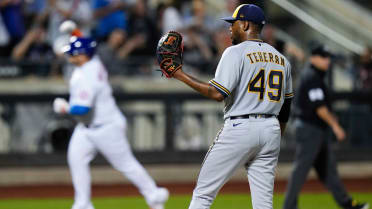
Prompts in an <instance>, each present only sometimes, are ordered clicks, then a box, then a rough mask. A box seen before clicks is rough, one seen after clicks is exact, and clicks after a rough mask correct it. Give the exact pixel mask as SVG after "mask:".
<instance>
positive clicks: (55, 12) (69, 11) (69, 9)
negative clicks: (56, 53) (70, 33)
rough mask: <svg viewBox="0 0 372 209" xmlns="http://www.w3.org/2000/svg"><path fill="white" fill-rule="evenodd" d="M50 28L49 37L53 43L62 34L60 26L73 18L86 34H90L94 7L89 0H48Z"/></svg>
mask: <svg viewBox="0 0 372 209" xmlns="http://www.w3.org/2000/svg"><path fill="white" fill-rule="evenodd" d="M48 3H49V4H48V11H47V12H48V14H49V28H48V39H49V41H50V43H51V44H53V43H54V42H55V40H56V39H57V38H58V37H59V36H60V35H61V32H60V31H59V27H60V25H61V24H62V22H64V21H65V20H68V19H71V20H73V21H74V22H76V24H77V25H79V29H80V30H81V31H82V32H83V34H84V35H87V36H89V33H90V28H91V22H92V9H91V7H90V4H89V2H88V0H48Z"/></svg>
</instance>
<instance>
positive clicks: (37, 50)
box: [11, 26, 55, 76]
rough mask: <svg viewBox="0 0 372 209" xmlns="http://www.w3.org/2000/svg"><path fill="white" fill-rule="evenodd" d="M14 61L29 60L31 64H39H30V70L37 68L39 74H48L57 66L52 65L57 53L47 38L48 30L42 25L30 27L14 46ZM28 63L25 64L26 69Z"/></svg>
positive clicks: (25, 68)
mask: <svg viewBox="0 0 372 209" xmlns="http://www.w3.org/2000/svg"><path fill="white" fill-rule="evenodd" d="M11 57H12V59H13V60H14V61H21V60H22V61H27V62H31V64H35V63H36V64H37V66H38V67H37V68H35V66H30V70H37V71H36V72H35V73H36V74H37V75H42V76H45V75H48V74H49V72H50V70H51V68H53V67H55V66H53V65H51V64H52V63H53V61H54V58H55V55H54V53H53V49H52V47H51V46H50V45H49V43H48V42H47V39H46V30H45V28H44V27H42V26H38V27H35V28H32V29H30V30H29V31H28V32H27V34H26V35H25V37H24V38H23V39H22V40H21V41H20V42H19V43H18V44H17V45H16V46H15V47H14V49H13V51H12V55H11ZM27 66H28V65H24V66H23V68H24V70H25V71H29V70H28V69H27Z"/></svg>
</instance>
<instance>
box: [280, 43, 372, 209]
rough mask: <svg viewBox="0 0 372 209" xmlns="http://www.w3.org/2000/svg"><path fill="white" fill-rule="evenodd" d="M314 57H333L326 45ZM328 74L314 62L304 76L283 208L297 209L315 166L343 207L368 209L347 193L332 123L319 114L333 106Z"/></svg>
mask: <svg viewBox="0 0 372 209" xmlns="http://www.w3.org/2000/svg"><path fill="white" fill-rule="evenodd" d="M311 56H320V57H321V59H322V58H324V59H327V58H328V59H330V56H331V54H330V53H329V51H327V50H326V49H325V48H324V46H322V45H318V46H315V47H314V48H313V50H312V55H311ZM329 62H330V60H329ZM325 73H326V70H321V69H318V68H317V67H315V66H314V65H313V64H312V63H310V64H309V65H308V66H307V67H305V69H304V70H303V71H302V74H301V77H300V84H299V88H298V89H297V91H296V94H295V95H296V96H295V100H294V113H295V116H296V120H295V127H296V134H295V135H296V154H295V161H294V168H293V171H292V174H291V177H290V180H289V184H288V187H287V192H286V196H285V201H284V206H283V209H297V200H298V195H299V193H300V190H301V188H302V186H303V184H304V182H305V181H306V178H307V175H308V173H309V171H310V169H311V168H312V167H313V166H314V168H315V170H316V173H317V175H318V178H319V179H320V181H321V182H322V183H323V184H325V186H326V187H327V188H328V190H330V191H331V192H332V195H333V197H334V199H335V200H336V202H337V203H338V204H339V205H340V206H341V207H342V208H345V209H346V208H347V209H349V208H350V209H357V208H363V209H364V208H368V204H360V203H357V202H355V201H352V198H351V197H350V196H349V195H348V194H347V192H346V190H345V188H344V186H343V184H342V182H341V180H340V178H339V175H338V172H337V168H336V162H335V160H334V158H333V154H332V151H331V139H330V138H329V137H327V128H328V124H327V123H326V122H325V121H324V120H322V119H321V118H320V117H319V116H318V114H317V108H319V107H321V106H326V107H328V109H330V102H329V96H328V94H327V87H326V84H325V82H324V77H325ZM365 206H367V207H365Z"/></svg>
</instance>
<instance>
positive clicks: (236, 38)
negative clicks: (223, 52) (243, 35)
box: [231, 36, 242, 45]
mask: <svg viewBox="0 0 372 209" xmlns="http://www.w3.org/2000/svg"><path fill="white" fill-rule="evenodd" d="M241 42H242V41H241V40H240V38H239V37H233V36H231V43H232V44H233V45H237V44H240V43H241Z"/></svg>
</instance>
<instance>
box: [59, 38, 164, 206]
mask: <svg viewBox="0 0 372 209" xmlns="http://www.w3.org/2000/svg"><path fill="white" fill-rule="evenodd" d="M95 48H96V42H95V41H93V40H91V39H89V38H78V37H76V36H73V37H71V43H70V45H68V46H66V49H65V50H64V51H65V53H66V54H67V55H68V56H69V61H70V62H71V63H72V64H74V65H75V66H76V68H75V69H74V72H73V74H72V77H71V80H70V84H69V86H70V99H69V101H68V102H67V101H66V100H64V99H63V98H56V99H55V100H54V103H53V108H54V111H55V112H56V113H59V114H71V115H73V116H75V117H77V119H78V120H79V123H78V125H77V126H76V128H75V130H74V132H73V135H72V137H71V140H70V144H69V146H68V154H67V158H68V165H69V167H70V172H71V176H72V182H73V185H74V190H75V201H74V204H73V206H72V209H93V205H92V202H91V200H90V196H91V185H90V184H91V179H90V171H89V163H90V161H92V159H93V158H94V157H95V156H96V154H97V152H100V153H101V154H102V155H103V156H104V157H105V158H106V159H107V160H108V162H109V163H110V164H111V165H112V166H113V167H114V168H115V169H116V170H118V171H120V172H121V173H122V174H123V175H125V176H126V177H127V178H128V179H129V180H130V181H131V182H132V183H133V184H134V185H135V186H136V187H137V188H138V189H139V191H140V193H141V194H142V195H143V196H144V197H145V199H146V202H147V204H148V205H149V207H150V209H163V208H164V203H165V201H166V200H167V199H168V195H169V194H168V190H167V189H165V188H159V187H157V186H156V184H155V182H154V180H153V179H152V178H151V177H150V176H149V175H148V173H147V172H146V170H145V169H144V168H143V167H142V165H141V164H140V163H139V162H138V161H137V159H136V158H135V157H134V156H133V154H132V152H131V149H130V146H129V144H128V141H127V138H126V134H125V132H126V119H125V117H124V115H123V114H122V113H121V112H120V110H119V108H118V107H117V105H116V103H115V100H114V98H113V96H112V89H111V86H110V84H109V82H108V78H107V77H108V76H107V71H106V69H105V67H104V66H103V65H102V63H101V61H100V59H99V57H98V56H94V52H95Z"/></svg>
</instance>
